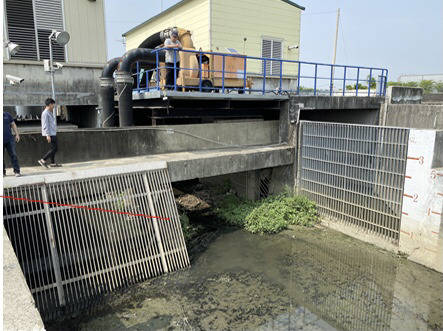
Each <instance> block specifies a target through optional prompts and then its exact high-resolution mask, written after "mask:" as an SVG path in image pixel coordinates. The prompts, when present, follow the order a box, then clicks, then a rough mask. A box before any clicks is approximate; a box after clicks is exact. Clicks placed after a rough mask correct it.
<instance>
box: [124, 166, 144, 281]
mask: <svg viewBox="0 0 443 331" xmlns="http://www.w3.org/2000/svg"><path fill="white" fill-rule="evenodd" d="M121 180H122V182H123V183H124V185H125V187H126V188H127V189H130V190H131V192H130V194H128V195H127V197H128V198H132V199H131V201H129V203H130V206H131V204H133V206H132V208H131V210H130V212H131V213H133V214H137V213H138V210H137V206H136V201H137V200H136V195H137V193H136V190H135V189H134V187H133V183H132V181H128V174H122V175H121ZM140 218H141V216H131V219H130V220H129V222H126V226H127V229H128V232H127V234H128V237H127V238H126V240H127V241H128V243H129V246H130V247H129V252H130V255H131V257H132V260H131V263H132V265H133V268H134V269H135V280H136V281H137V282H140V281H142V280H143V279H144V275H143V272H144V270H143V267H142V264H141V261H140V257H139V252H138V237H137V231H134V226H135V224H137V223H138V222H139V220H140Z"/></svg>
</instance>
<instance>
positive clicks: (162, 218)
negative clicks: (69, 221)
mask: <svg viewBox="0 0 443 331" xmlns="http://www.w3.org/2000/svg"><path fill="white" fill-rule="evenodd" d="M0 198H4V199H12V200H22V201H27V202H39V203H43V204H47V205H56V206H61V207H71V208H77V209H87V210H94V211H101V212H105V213H114V214H121V215H129V216H142V217H146V218H155V219H158V220H164V221H170V220H171V219H170V218H169V217H160V216H150V215H145V214H133V213H129V212H126V211H118V210H112V209H102V208H92V207H86V206H78V205H70V204H66V203H58V202H51V201H43V200H31V199H26V198H17V197H11V196H5V195H0Z"/></svg>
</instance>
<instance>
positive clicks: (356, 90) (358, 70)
mask: <svg viewBox="0 0 443 331" xmlns="http://www.w3.org/2000/svg"><path fill="white" fill-rule="evenodd" d="M359 79H360V67H358V68H357V83H356V84H355V96H358V81H359Z"/></svg>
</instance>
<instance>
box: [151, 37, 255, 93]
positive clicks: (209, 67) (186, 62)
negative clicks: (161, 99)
mask: <svg viewBox="0 0 443 331" xmlns="http://www.w3.org/2000/svg"><path fill="white" fill-rule="evenodd" d="M177 30H178V34H179V40H180V42H181V44H182V46H183V50H189V51H195V47H194V44H193V42H192V38H191V32H190V31H188V30H185V29H177ZM200 51H201V50H200ZM200 51H199V52H200ZM210 52H212V51H210ZM219 54H220V55H219ZM221 54H226V55H225V56H223V55H221ZM178 56H179V57H180V72H179V74H178V77H177V88H180V90H182V91H186V90H196V89H199V87H200V76H201V86H202V91H204V92H211V91H216V92H217V91H218V90H219V89H221V88H223V87H224V88H225V89H231V88H232V89H236V90H238V91H239V93H243V92H244V90H243V88H244V87H246V88H251V87H252V80H251V79H249V78H246V81H245V74H244V72H245V69H246V66H245V61H246V59H245V58H244V57H243V56H241V55H240V54H230V53H220V52H217V54H205V53H203V54H202V55H200V54H199V53H197V52H179V53H178ZM200 57H201V58H202V59H201V60H200ZM223 58H224V62H225V63H224V70H223ZM200 62H201V68H200ZM159 67H160V68H161V69H160V87H161V88H162V89H164V88H165V84H166V68H165V64H164V63H160V64H159ZM245 85H246V86H245Z"/></svg>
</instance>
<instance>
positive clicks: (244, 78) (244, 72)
mask: <svg viewBox="0 0 443 331" xmlns="http://www.w3.org/2000/svg"><path fill="white" fill-rule="evenodd" d="M243 93H246V56H245V57H244V61H243Z"/></svg>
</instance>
